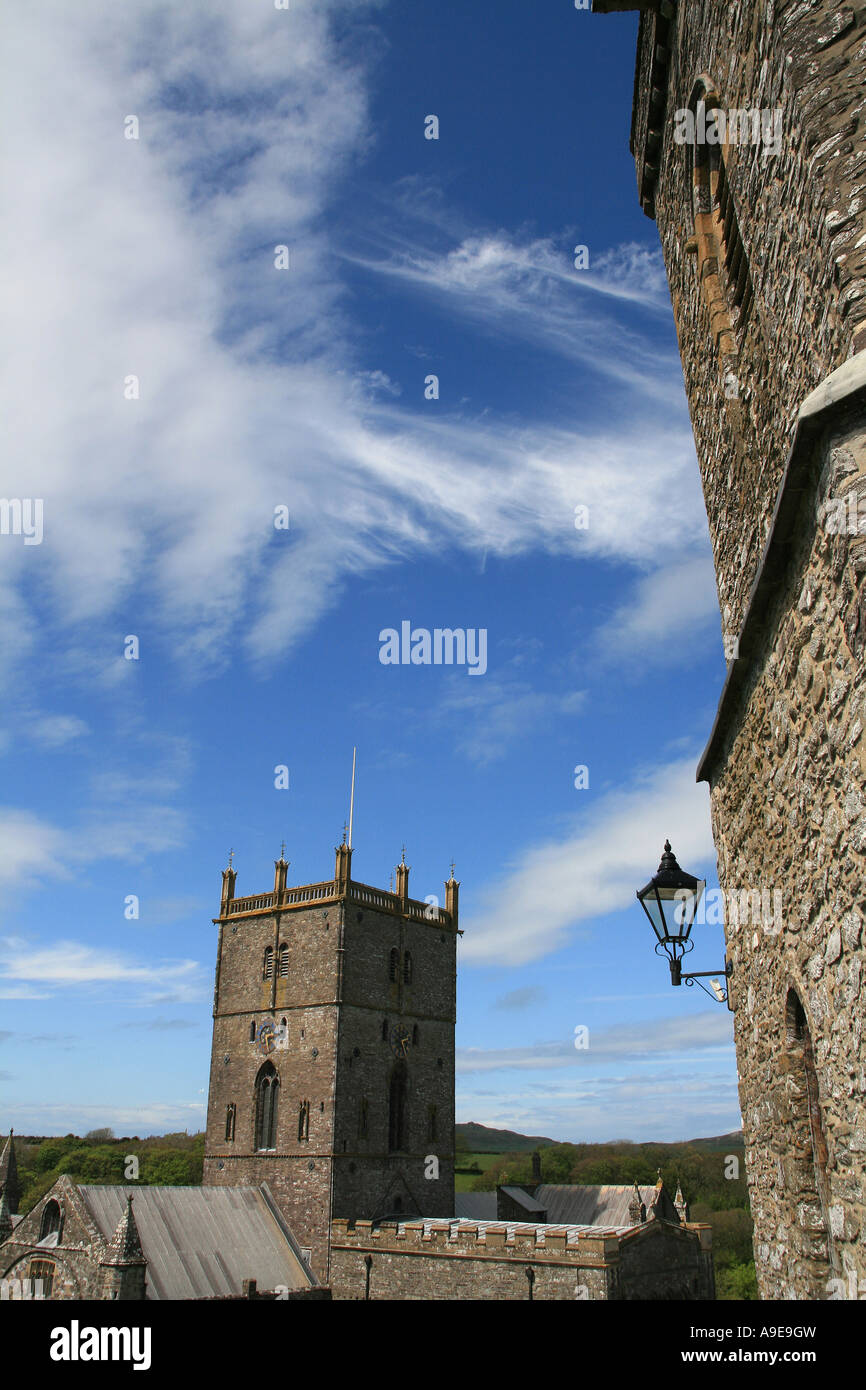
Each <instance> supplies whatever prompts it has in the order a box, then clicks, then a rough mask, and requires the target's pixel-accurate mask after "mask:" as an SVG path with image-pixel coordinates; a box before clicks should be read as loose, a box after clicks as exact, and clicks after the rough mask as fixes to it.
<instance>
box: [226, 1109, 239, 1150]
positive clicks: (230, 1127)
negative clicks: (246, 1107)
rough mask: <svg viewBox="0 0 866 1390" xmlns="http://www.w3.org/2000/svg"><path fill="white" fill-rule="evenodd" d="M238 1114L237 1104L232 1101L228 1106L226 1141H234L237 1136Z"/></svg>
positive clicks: (228, 1142)
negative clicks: (236, 1123)
mask: <svg viewBox="0 0 866 1390" xmlns="http://www.w3.org/2000/svg"><path fill="white" fill-rule="evenodd" d="M237 1115H238V1108H237V1106H236V1105H235V1104H234V1103H232V1104H231V1105H227V1106H226V1143H227V1144H230V1143H232V1141H233V1139H234V1137H235V1121H236V1119H237Z"/></svg>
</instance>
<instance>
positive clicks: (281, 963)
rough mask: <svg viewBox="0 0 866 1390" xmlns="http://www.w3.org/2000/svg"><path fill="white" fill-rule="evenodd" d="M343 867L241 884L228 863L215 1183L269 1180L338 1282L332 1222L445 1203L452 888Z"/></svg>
mask: <svg viewBox="0 0 866 1390" xmlns="http://www.w3.org/2000/svg"><path fill="white" fill-rule="evenodd" d="M351 859H352V850H351V849H349V848H348V847H347V845H346V844H345V843H343V844H342V845H341V846H340V847H339V848H338V849H337V852H336V865H335V872H334V878H333V879H331V880H328V881H326V882H322V883H314V884H307V885H305V886H302V887H292V888H290V887H287V882H286V880H287V869H288V865H287V864H286V862H285V861H284V860H282V859H281V860H279V861H277V863H276V866H275V870H276V871H275V882H274V890H273V892H270V893H263V894H258V895H255V896H252V897H247V898H236V897H235V896H234V885H235V876H234V870H231V869H230V870H227V871H226V872H225V873H224V874H223V895H222V902H221V907H220V916H219V917H218V918H216V919H215V921H216V923H217V925H218V927H219V944H218V950H217V966H216V982H215V988H214V1030H213V1049H212V1054H211V1074H210V1090H209V1097H208V1120H207V1136H206V1144H205V1163H204V1179H203V1180H204V1183H205V1185H213V1184H222V1185H226V1186H246V1185H258V1184H260V1183H267V1185H268V1187H269V1189H270V1192H271V1194H272V1196H273V1198H274V1201H275V1202H276V1204H277V1205H278V1207H279V1208H280V1211H281V1212H282V1214H283V1216H284V1218H285V1220H286V1221H287V1223H288V1224H289V1226H290V1227H291V1230H292V1232H293V1234H294V1236H295V1237H296V1238H297V1240H298V1242H299V1243H300V1245H301V1247H302V1248H305V1249H307V1250H309V1251H310V1264H311V1267H312V1269H313V1271H314V1273H315V1274H316V1276H317V1277H318V1279H319V1280H320V1281H321V1282H322V1283H325V1282H327V1280H328V1277H329V1232H330V1223H331V1220H332V1218H334V1217H343V1218H346V1219H348V1220H350V1221H354V1220H356V1219H366V1220H382V1219H385V1218H391V1219H392V1220H393V1219H398V1220H403V1219H409V1218H415V1217H424V1216H442V1215H446V1216H450V1215H451V1214H452V1211H453V1202H454V1027H455V1021H456V944H457V935H458V926H457V896H458V884H457V883H456V882H455V881H454V878H453V874H452V878H451V880H450V881H449V882H448V883H447V884H446V906H445V908H439V907H437V906H436V905H435V903H434V904H433V905H430V904H428V903H427V902H419V901H416V900H414V899H412V898H410V897H409V891H408V889H409V866H408V865H406V864H405V863H404V864H401V865H400V866H398V871H397V889H398V891H397V892H396V893H389V892H383V891H382V890H380V889H377V888H372V887H369V886H367V885H365V884H361V883H356V882H355V881H354V880H353V879H352V878H351Z"/></svg>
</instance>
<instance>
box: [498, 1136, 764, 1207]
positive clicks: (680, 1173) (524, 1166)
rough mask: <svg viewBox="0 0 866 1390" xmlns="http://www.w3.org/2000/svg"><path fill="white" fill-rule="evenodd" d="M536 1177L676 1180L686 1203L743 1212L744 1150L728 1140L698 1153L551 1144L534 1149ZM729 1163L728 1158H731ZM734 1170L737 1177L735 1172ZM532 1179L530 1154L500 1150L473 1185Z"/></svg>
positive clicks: (678, 1148) (670, 1183)
mask: <svg viewBox="0 0 866 1390" xmlns="http://www.w3.org/2000/svg"><path fill="white" fill-rule="evenodd" d="M539 1152H540V1154H541V1180H542V1182H549V1183H588V1184H591V1185H592V1186H594V1187H596V1186H601V1185H603V1184H606V1183H611V1184H622V1183H634V1182H636V1183H638V1185H639V1186H641V1187H645V1186H647V1185H648V1184H650V1183H655V1182H656V1181H657V1180H658V1173H659V1170H661V1175H662V1178H663V1179H664V1183H665V1186H666V1187H667V1188H668V1190H669V1191H670V1193H671V1196H673V1194H674V1193H675V1192H676V1188H677V1183H678V1182H679V1183H680V1185H681V1186H682V1189H683V1195H684V1197H685V1198H686V1201H688V1202H689V1203H692V1204H693V1203H695V1202H702V1203H703V1204H704V1205H705V1206H707V1207H709V1208H711V1209H712V1210H718V1211H722V1210H729V1209H730V1208H732V1207H740V1208H742V1209H743V1210H746V1211H747V1210H748V1207H749V1197H748V1192H747V1189H746V1179H745V1162H744V1150H743V1144H742V1141H741V1140H739V1141H738V1140H732V1141H731V1143H730V1145H729V1147H728V1151H727V1153H722V1152H720V1151H718V1152H712V1153H706V1152H702V1151H701V1150H700V1149H696V1148H693V1147H692V1146H691V1145H690V1144H632V1143H629V1144H552V1145H550V1147H549V1148H544V1149H540V1150H539ZM732 1159H733V1160H734V1162H731V1160H732ZM734 1174H736V1176H734ZM509 1182H512V1183H531V1182H532V1155H531V1154H527V1153H519V1154H502V1155H501V1156H500V1157H498V1158H497V1159H496V1161H495V1162H494V1163H492V1164H491V1165H490V1167H489V1168H487V1169H486V1171H485V1172H484V1173H483V1174H482V1175H481V1176H480V1177H479V1178H476V1179H475V1181H474V1183H473V1184H472V1187H473V1189H474V1191H476V1192H489V1191H491V1190H492V1189H493V1188H495V1187H497V1186H499V1185H501V1184H503V1183H509Z"/></svg>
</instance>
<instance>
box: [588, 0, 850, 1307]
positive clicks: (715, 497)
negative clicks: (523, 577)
mask: <svg viewBox="0 0 866 1390" xmlns="http://www.w3.org/2000/svg"><path fill="white" fill-rule="evenodd" d="M593 9H594V10H595V11H597V12H603V13H604V12H609V11H622V10H636V11H640V20H639V28H638V41H637V64H636V73H635V87H634V108H633V111H632V122H631V150H632V153H633V155H634V158H635V164H636V168H637V181H638V196H639V198H640V202H641V206H642V207H643V210H644V212H645V213H646V214H647V216H648V217H650V218H653V219H654V220H655V221H656V223H657V225H658V231H659V237H660V240H661V248H662V252H663V255H664V260H665V266H666V270H667V275H668V281H669V284H670V292H671V299H672V303H673V311H674V318H675V321H676V328H677V335H678V339H679V347H680V355H681V357H682V363H683V372H684V376H685V386H686V393H687V396H688V402H689V409H690V412H691V417H692V425H693V428H694V435H695V446H696V449H697V454H698V461H699V464H700V469H701V478H702V482H703V491H704V499H705V503H706V508H707V519H708V522H709V531H710V540H711V543H712V548H713V557H714V562H715V571H716V582H717V587H718V595H719V609H720V614H721V626H722V638H723V642H724V649H725V656H726V660H727V664H728V670H727V679H726V681H725V685H724V688H723V691H722V694H721V699H720V702H719V708H718V713H717V716H716V720H715V724H714V726H713V729H712V732H711V734H710V737H709V741H708V743H707V747H706V749H705V752H704V755H703V757H702V759H701V762H700V766H699V768H698V778H699V780H701V781H706V782H708V783H709V787H710V805H711V814H712V823H713V836H714V839H715V844H716V851H717V855H718V869H719V881H720V883H721V886H722V888H723V890H724V891H725V895H726V901H727V903H728V904H729V907H728V912H727V922H726V927H725V933H726V938H727V950H728V956H729V958H730V959H731V961H732V964H733V976H732V980H731V996H730V997H731V1002H732V1005H733V1008H734V1031H735V1040H736V1047H737V1063H738V1071H739V1081H740V1104H741V1108H742V1114H743V1126H744V1131H745V1140H746V1162H747V1168H748V1180H749V1187H750V1196H751V1207H752V1214H753V1216H754V1220H755V1262H756V1268H757V1274H758V1287H759V1290H760V1292H761V1295H762V1296H763V1297H765V1298H783V1299H791V1298H795V1299H796V1298H803V1299H825V1298H840V1297H841V1298H851V1297H854V1298H857V1297H858V1296H859V1297H861V1298H862V1296H863V1290H864V1289H866V1249H864V1245H863V1242H862V1234H861V1233H862V1231H863V1229H864V1223H866V1198H864V1192H866V1184H864V1176H866V1174H864V1156H866V1047H864V1029H863V1011H862V997H863V996H862V993H861V990H862V983H861V982H862V980H863V979H864V978H866V942H864V940H863V922H862V911H863V880H864V875H866V795H864V792H863V785H864V772H866V734H864V728H866V119H864V107H863V92H864V89H866V12H864V10H863V7H862V6H855V5H849V4H841V3H839V0H809V3H808V4H799V3H795V0H762V2H761V3H760V4H758V3H755V0H724V3H722V0H705V3H702V4H696V3H693V4H687V3H679V4H677V3H675V2H674V0H639V2H638V3H634V2H633V0H593ZM611 22H612V23H615V22H616V21H611ZM768 902H772V910H771V911H769V912H768V911H767V910H766V907H765V904H766V903H768ZM733 905H735V907H734V906H733ZM778 909H780V910H778ZM858 1289H859V1294H858Z"/></svg>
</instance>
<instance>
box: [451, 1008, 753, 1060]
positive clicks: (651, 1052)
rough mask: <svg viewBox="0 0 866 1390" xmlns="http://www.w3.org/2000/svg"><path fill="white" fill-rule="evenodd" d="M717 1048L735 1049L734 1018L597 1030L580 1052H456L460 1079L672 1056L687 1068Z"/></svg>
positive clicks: (554, 1046) (722, 1013)
mask: <svg viewBox="0 0 866 1390" xmlns="http://www.w3.org/2000/svg"><path fill="white" fill-rule="evenodd" d="M718 1048H725V1049H731V1048H733V1022H732V1020H731V1015H730V1014H729V1013H728V1012H727V1011H726V1010H721V1009H719V1010H717V1011H716V1012H714V1013H710V1012H707V1013H704V1014H676V1015H674V1016H673V1017H671V1018H652V1019H645V1020H642V1021H641V1022H639V1023H622V1024H616V1025H613V1026H611V1027H607V1028H599V1029H593V1030H592V1032H591V1034H590V1036H589V1040H588V1046H587V1047H586V1048H576V1047H575V1046H574V1039H573V1038H566V1039H556V1040H554V1041H551V1042H547V1043H535V1044H533V1045H531V1046H529V1047H505V1048H485V1047H464V1048H458V1050H457V1062H456V1069H457V1071H458V1072H462V1073H469V1072H492V1071H551V1070H560V1069H562V1068H566V1069H568V1068H570V1067H581V1068H584V1069H586V1068H589V1069H592V1068H594V1067H595V1066H596V1065H597V1064H598V1063H600V1062H608V1061H611V1060H614V1059H620V1060H625V1059H636V1058H640V1057H650V1056H673V1057H675V1058H677V1059H678V1062H687V1061H688V1060H689V1056H690V1054H697V1053H705V1052H707V1051H715V1050H716V1049H718Z"/></svg>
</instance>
